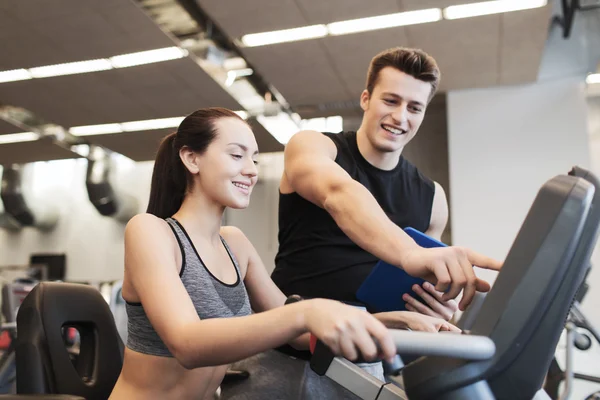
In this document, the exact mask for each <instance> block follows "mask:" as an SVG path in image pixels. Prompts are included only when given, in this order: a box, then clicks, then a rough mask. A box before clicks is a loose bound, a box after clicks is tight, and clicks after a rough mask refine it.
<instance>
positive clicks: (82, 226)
mask: <svg viewBox="0 0 600 400" xmlns="http://www.w3.org/2000/svg"><path fill="white" fill-rule="evenodd" d="M120 161H122V162H119V170H118V173H117V175H116V177H115V178H116V180H115V184H116V185H117V187H121V188H123V189H124V191H125V192H126V193H129V194H131V195H133V196H134V197H136V198H137V199H138V203H139V210H140V211H143V210H145V208H146V206H147V204H148V195H149V192H150V177H151V174H152V163H133V162H127V161H128V160H120ZM26 168H27V169H28V171H27V172H28V173H31V174H32V175H31V176H32V179H33V180H32V189H33V191H32V192H31V195H32V197H31V198H34V199H40V198H42V197H44V198H50V200H51V202H52V203H56V204H58V208H59V213H60V219H59V221H58V223H57V225H56V226H55V227H54V229H53V230H51V231H48V232H43V231H40V230H38V229H34V228H23V229H22V230H21V231H19V232H11V231H8V230H5V229H0V265H2V266H4V265H27V264H28V263H29V255H30V254H31V253H39V252H50V253H66V255H67V272H66V273H67V276H66V278H67V279H68V280H72V281H109V280H115V279H122V277H123V232H124V228H125V225H124V224H123V223H121V222H118V221H116V220H114V219H112V218H108V217H104V216H102V215H100V214H99V213H98V211H97V210H96V209H95V208H94V207H93V205H92V203H90V201H89V199H88V197H87V191H86V188H85V173H86V168H87V162H86V160H84V159H78V160H60V161H50V162H40V163H35V164H29V165H27V166H26ZM40 201H41V200H40Z"/></svg>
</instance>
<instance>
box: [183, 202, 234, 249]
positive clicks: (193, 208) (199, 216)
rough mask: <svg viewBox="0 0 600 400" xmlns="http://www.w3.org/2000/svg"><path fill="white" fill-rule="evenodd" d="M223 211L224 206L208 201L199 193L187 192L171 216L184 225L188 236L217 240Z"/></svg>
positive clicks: (218, 239)
mask: <svg viewBox="0 0 600 400" xmlns="http://www.w3.org/2000/svg"><path fill="white" fill-rule="evenodd" d="M224 212H225V207H223V206H222V205H220V204H217V203H215V202H213V201H210V200H209V199H207V198H206V197H205V196H203V195H202V194H201V193H188V194H187V195H186V196H185V197H184V199H183V203H182V204H181V207H180V208H179V210H178V211H177V212H176V213H175V214H174V215H173V218H175V219H176V220H178V221H179V222H181V223H182V224H184V225H185V229H186V231H188V233H189V235H190V236H192V237H198V236H200V237H203V238H206V239H207V240H210V241H211V242H218V241H220V236H219V232H220V230H221V221H222V220H223V213H224Z"/></svg>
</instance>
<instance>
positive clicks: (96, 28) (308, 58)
mask: <svg viewBox="0 0 600 400" xmlns="http://www.w3.org/2000/svg"><path fill="white" fill-rule="evenodd" d="M474 2H475V1H469V0H376V1H365V0H179V1H177V0H138V1H136V0H55V1H50V0H2V1H1V2H0V140H2V137H3V136H4V135H6V134H13V133H20V132H34V134H35V135H34V138H38V137H39V139H38V140H30V141H24V142H17V143H5V144H0V164H4V165H8V164H11V163H27V162H33V161H44V160H52V159H62V158H74V157H82V156H85V154H84V153H82V152H81V151H79V150H76V149H79V148H81V147H85V145H86V144H91V145H99V146H102V147H104V148H107V149H110V150H112V151H114V152H118V153H121V154H123V155H125V156H127V157H129V158H131V159H133V160H136V161H142V160H151V159H153V158H154V154H155V151H156V148H157V144H158V141H159V140H160V138H161V137H163V136H164V135H165V134H166V133H168V132H170V131H172V130H173V129H174V128H172V127H169V128H163V129H147V128H146V129H145V128H144V124H143V123H142V124H138V125H136V127H135V128H131V129H127V128H126V127H125V125H120V124H121V123H124V122H132V121H134V122H135V121H146V120H153V119H163V118H175V117H182V116H184V115H186V114H188V113H190V112H192V111H194V110H196V109H198V108H202V107H209V106H222V107H227V108H230V109H232V110H236V111H246V112H247V115H248V120H249V121H250V122H251V123H252V125H253V127H254V129H255V134H256V136H257V140H258V144H259V148H260V150H261V152H270V151H279V150H282V149H283V145H282V144H281V143H280V142H278V141H277V140H276V139H275V138H274V137H273V136H272V135H271V134H270V133H269V132H268V131H267V130H266V129H265V127H264V126H267V125H264V126H263V125H261V124H262V123H265V122H264V121H265V120H268V119H269V118H271V119H272V118H277V117H276V116H275V115H284V116H286V117H288V119H289V120H290V121H292V120H294V118H296V120H297V119H298V116H299V117H301V118H303V119H307V118H315V117H326V116H333V115H342V116H354V117H356V116H360V110H359V109H358V97H359V95H360V93H361V91H362V90H363V88H364V83H365V75H366V71H367V67H368V64H369V61H370V60H371V58H372V57H373V56H374V55H375V54H376V53H377V52H379V51H381V50H383V49H386V48H389V47H394V46H410V47H418V48H422V49H424V50H425V51H427V52H429V53H430V54H432V55H433V56H434V57H435V58H436V59H437V61H438V63H439V65H440V68H441V70H442V74H443V75H442V76H443V78H442V83H441V91H442V92H446V91H449V90H457V89H467V88H477V87H489V86H495V85H513V84H523V83H528V82H534V81H535V80H536V77H537V74H538V68H539V65H540V62H541V58H542V53H543V50H544V44H545V41H546V38H547V34H548V27H549V23H550V19H551V6H550V5H546V6H543V7H541V8H535V9H529V10H522V11H516V12H508V13H503V14H493V15H486V16H478V17H472V18H463V19H445V18H442V19H441V20H438V21H435V22H428V23H421V24H416V25H407V26H400V27H392V28H386V29H379V30H371V31H366V32H359V33H351V34H345V35H332V34H327V33H325V34H321V35H320V36H322V37H318V38H313V39H307V40H302V41H293V42H284V43H276V44H269V45H263V46H256V47H250V46H246V45H244V42H243V40H242V38H243V37H244V35H247V34H254V33H260V32H267V31H277V30H284V29H290V28H298V27H305V26H317V28H316V29H317V31H318V29H325V28H323V27H324V26H327V24H330V23H332V22H337V21H344V20H353V19H358V18H365V17H374V16H379V15H384V14H393V13H402V12H407V11H417V10H423V9H429V8H435V9H445V8H446V7H448V6H452V5H456V4H466V3H474ZM281 35H283V34H280V35H279V36H281ZM323 35H324V36H323ZM171 47H175V51H180V50H178V48H179V49H184V50H185V51H184V52H181V51H180V53H181V54H180V55H178V56H177V57H179V58H175V59H171V60H168V61H163V62H155V63H148V64H143V65H136V66H130V67H116V65H118V64H116V63H115V62H112V61H113V59H111V57H114V56H119V55H124V54H130V53H137V52H143V51H148V50H154V49H162V48H171ZM88 60H101V61H102V62H103V63H104V64H102V63H101V64H99V65H101V66H100V67H98V69H101V70H98V71H96V72H87V73H78V74H70V75H61V76H51V77H33V78H31V77H32V76H41V75H43V74H44V73H43V72H40V70H35V69H34V68H36V67H41V66H49V65H55V64H62V63H71V62H77V61H88ZM107 60H110V62H109V61H107ZM111 62H112V64H111ZM106 65H108V66H106ZM111 65H112V66H111ZM15 70H16V71H17V73H22V74H25V76H26V77H27V78H31V79H23V80H18V81H11V82H2V80H3V79H2V76H3V75H2V72H3V71H15ZM35 71H37V72H35ZM248 74H249V75H248ZM6 76H7V75H4V77H5V78H6ZM5 80H6V79H5ZM290 115H291V116H292V117H293V118H289V116H290ZM265 116H266V117H265ZM261 118H262V119H261ZM259 121H260V122H259ZM98 124H102V125H105V124H110V125H106V126H105V127H104V128H107V129H104V128H102V127H101V128H100V131H102V130H103V129H104V131H107V132H110V131H112V132H116V133H105V134H95V135H86V136H81V135H78V134H75V133H77V129H73V128H74V127H82V126H84V127H88V126H90V125H98ZM134 125H135V124H134ZM167 125H168V124H167ZM171 125H173V124H172V123H171ZM80 130H81V128H80ZM77 144H83V145H84V146H76V147H73V146H74V145H77Z"/></svg>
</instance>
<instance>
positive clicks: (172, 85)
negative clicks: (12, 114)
mask: <svg viewBox="0 0 600 400" xmlns="http://www.w3.org/2000/svg"><path fill="white" fill-rule="evenodd" d="M0 102H4V103H8V104H12V105H15V106H19V107H23V108H26V109H28V110H30V111H32V112H34V113H35V114H38V115H40V116H42V117H43V118H44V119H46V120H49V121H51V122H55V123H58V124H60V125H63V126H64V127H71V126H79V125H93V124H102V123H109V122H125V121H135V120H143V119H154V118H164V117H176V116H182V115H186V114H189V113H190V112H192V111H195V110H197V109H198V108H202V107H209V106H221V107H226V108H230V109H233V110H239V109H241V108H242V107H241V106H240V105H239V104H238V103H237V102H236V101H235V100H234V99H233V98H232V97H231V96H230V95H229V94H228V93H227V92H225V91H224V90H223V89H222V88H221V87H219V86H218V85H217V84H216V83H215V82H214V81H213V80H212V78H210V77H209V76H208V75H207V74H206V73H205V72H204V71H203V70H202V69H201V68H200V67H199V66H198V65H197V64H196V63H195V62H194V61H192V60H191V59H189V58H184V59H179V60H172V61H167V62H164V63H157V64H148V65H143V66H138V67H132V68H124V69H116V70H109V71H101V72H97V73H92V74H80V75H69V76H58V77H52V78H46V79H39V80H29V81H20V82H10V83H5V84H0Z"/></svg>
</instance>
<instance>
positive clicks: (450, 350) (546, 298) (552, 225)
mask: <svg viewBox="0 0 600 400" xmlns="http://www.w3.org/2000/svg"><path fill="white" fill-rule="evenodd" d="M598 188H600V183H599V182H598V180H597V178H596V177H595V176H593V175H592V174H591V173H589V172H588V171H586V170H584V169H581V168H578V167H575V168H574V169H573V170H572V171H571V172H570V173H569V174H568V175H559V176H556V177H554V178H552V179H550V180H549V181H548V182H546V183H545V184H544V185H543V186H542V188H541V189H540V190H539V192H538V195H537V196H536V199H535V200H534V203H533V205H532V207H531V209H530V210H529V212H528V214H527V217H526V218H525V221H524V222H523V225H522V226H521V229H520V230H519V233H518V234H517V237H516V239H515V240H514V242H513V245H512V247H511V249H510V251H509V254H508V256H507V258H506V260H505V263H504V266H503V268H502V270H501V271H500V273H499V274H498V277H497V279H496V282H495V284H494V287H493V288H492V290H491V291H490V292H489V293H488V294H487V296H485V299H484V301H483V304H481V309H480V310H479V312H478V313H477V315H476V316H475V318H474V320H473V322H472V326H471V328H470V330H467V331H463V333H462V334H451V333H444V334H431V333H421V332H393V335H394V339H395V340H396V345H397V348H398V353H399V354H418V355H420V356H421V357H420V358H418V359H417V360H415V361H413V362H411V363H410V364H408V365H406V366H402V365H401V363H400V365H399V368H397V369H396V371H395V372H392V373H388V380H389V382H382V381H380V380H377V379H374V378H373V377H372V376H370V375H368V374H367V373H366V372H364V371H362V370H361V369H360V368H358V367H356V366H354V365H353V364H352V363H350V362H348V361H347V360H344V359H341V358H334V357H327V354H324V353H323V352H322V351H321V350H322V349H323V347H325V346H323V345H321V346H319V345H318V343H317V346H316V347H315V351H314V353H313V358H312V359H311V367H312V368H313V370H314V371H315V372H316V373H318V374H320V375H326V376H328V377H330V378H331V379H332V380H334V381H335V382H337V383H339V384H341V385H342V386H344V387H345V388H347V389H348V390H350V391H351V392H353V393H354V394H356V395H357V396H358V397H359V398H362V399H378V400H391V399H410V400H429V399H440V400H455V399H476V400H477V399H481V400H484V399H511V400H519V399H526V400H529V399H549V398H550V397H549V396H548V395H547V393H546V392H545V391H544V390H543V389H541V387H542V385H543V381H544V379H545V377H546V374H547V372H548V368H549V366H550V363H551V361H552V359H553V356H554V352H555V350H556V346H557V344H558V341H559V338H560V335H561V333H562V331H563V328H564V322H565V320H566V318H567V316H568V315H569V312H570V311H571V304H572V303H573V300H574V298H575V295H576V292H577V290H578V288H579V287H581V284H582V283H583V281H584V278H585V275H586V273H587V271H588V270H589V269H590V263H589V259H590V255H591V252H592V250H593V247H594V245H595V243H596V240H597V236H598V226H599V223H600V202H599V197H600V190H597V189H598ZM394 375H397V376H394Z"/></svg>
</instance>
